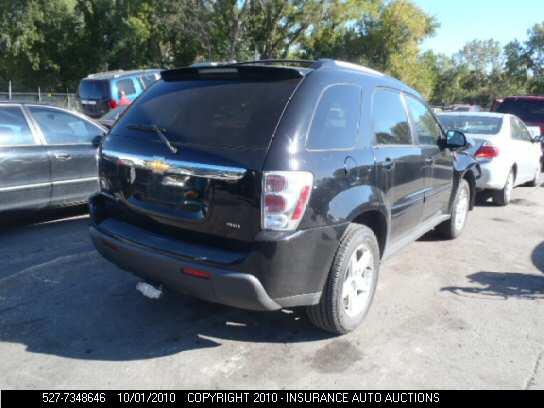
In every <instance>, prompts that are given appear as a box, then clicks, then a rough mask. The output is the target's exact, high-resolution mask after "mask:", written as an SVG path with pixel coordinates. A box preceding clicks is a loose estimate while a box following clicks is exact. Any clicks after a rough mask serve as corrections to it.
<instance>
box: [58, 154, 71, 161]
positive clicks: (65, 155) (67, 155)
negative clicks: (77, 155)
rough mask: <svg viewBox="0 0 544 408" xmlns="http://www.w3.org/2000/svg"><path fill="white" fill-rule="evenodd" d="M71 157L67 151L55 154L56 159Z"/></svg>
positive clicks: (68, 158)
mask: <svg viewBox="0 0 544 408" xmlns="http://www.w3.org/2000/svg"><path fill="white" fill-rule="evenodd" d="M71 158H72V156H70V155H69V154H67V153H56V154H55V159H58V160H70V159H71Z"/></svg>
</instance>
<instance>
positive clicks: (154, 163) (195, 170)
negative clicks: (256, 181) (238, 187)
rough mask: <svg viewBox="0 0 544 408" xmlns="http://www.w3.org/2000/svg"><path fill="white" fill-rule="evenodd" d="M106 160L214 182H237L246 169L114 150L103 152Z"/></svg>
mask: <svg viewBox="0 0 544 408" xmlns="http://www.w3.org/2000/svg"><path fill="white" fill-rule="evenodd" d="M102 156H103V157H104V158H105V159H107V160H113V161H118V162H121V163H123V164H125V165H127V166H132V167H136V168H142V169H147V170H151V171H154V172H156V173H161V174H177V175H182V176H195V177H203V178H208V179H214V180H224V181H237V180H240V179H242V178H243V177H244V175H245V174H246V172H247V169H244V168H241V167H231V166H219V165H215V164H206V163H195V162H188V161H184V160H172V159H165V158H162V157H151V158H150V157H148V156H142V155H139V154H132V153H123V152H118V151H115V150H106V149H105V150H103V151H102Z"/></svg>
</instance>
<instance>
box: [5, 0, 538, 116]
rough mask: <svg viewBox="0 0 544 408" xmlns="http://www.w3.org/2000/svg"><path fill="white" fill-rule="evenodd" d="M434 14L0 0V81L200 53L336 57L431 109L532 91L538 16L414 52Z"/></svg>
mask: <svg viewBox="0 0 544 408" xmlns="http://www.w3.org/2000/svg"><path fill="white" fill-rule="evenodd" d="M438 27H439V22H438V21H437V20H436V19H435V18H434V17H433V16H430V15H429V14H427V13H426V12H425V11H424V10H422V9H421V8H419V7H418V6H416V5H415V4H414V3H413V2H411V1H409V0H389V1H387V0H18V1H13V0H0V84H5V83H6V82H7V81H12V84H13V86H14V88H17V89H19V90H26V89H36V88H37V87H38V86H40V87H41V89H42V90H48V91H66V90H69V91H71V92H73V91H75V89H76V88H77V84H78V82H79V80H80V79H81V78H82V77H84V76H86V75H87V74H89V73H93V72H101V71H105V70H113V69H132V68H149V67H162V68H171V67H176V66H183V65H188V64H191V63H194V62H204V61H231V60H238V61H241V60H252V59H267V58H296V59H301V58H302V59H318V58H336V59H342V60H346V61H350V62H355V63H359V64H363V65H366V66H369V67H371V68H374V69H377V70H380V71H383V72H386V73H388V74H391V75H393V76H395V77H397V78H399V79H401V80H402V81H404V82H406V83H408V84H409V85H411V86H413V87H415V88H416V89H418V90H419V91H420V92H421V93H422V94H423V95H424V96H426V97H427V98H429V99H430V100H431V101H432V103H434V104H437V105H445V104H451V103H455V102H469V103H477V104H481V105H484V106H485V105H489V104H490V103H491V102H492V101H493V99H494V98H497V97H501V96H506V95H509V94H538V93H540V94H544V77H543V73H544V22H543V23H542V24H537V25H535V26H534V27H532V28H530V29H529V31H528V39H527V40H526V41H525V42H523V43H522V42H519V41H517V40H512V42H510V43H508V44H507V45H506V46H504V47H502V48H501V46H500V44H499V43H498V42H496V41H494V40H474V41H472V42H470V43H468V44H466V45H465V46H464V47H463V48H462V49H461V50H459V52H458V53H456V54H455V55H453V56H447V55H444V54H441V53H437V52H434V51H426V52H423V51H422V50H421V44H422V42H423V41H424V40H425V39H427V38H429V37H430V36H432V35H433V34H434V33H435V32H436V30H437V29H438Z"/></svg>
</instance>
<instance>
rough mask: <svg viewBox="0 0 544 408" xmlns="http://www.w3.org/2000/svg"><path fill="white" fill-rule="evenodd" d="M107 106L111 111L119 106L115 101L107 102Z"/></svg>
mask: <svg viewBox="0 0 544 408" xmlns="http://www.w3.org/2000/svg"><path fill="white" fill-rule="evenodd" d="M108 105H110V108H111V109H115V108H117V106H119V105H118V104H117V101H116V100H115V99H112V100H111V101H109V102H108Z"/></svg>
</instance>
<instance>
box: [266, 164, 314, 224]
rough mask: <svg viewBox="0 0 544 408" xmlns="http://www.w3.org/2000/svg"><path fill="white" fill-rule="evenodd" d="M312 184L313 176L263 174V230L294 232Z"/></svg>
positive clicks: (280, 172)
mask: <svg viewBox="0 0 544 408" xmlns="http://www.w3.org/2000/svg"><path fill="white" fill-rule="evenodd" d="M313 182H314V177H313V175H312V173H308V172H305V171H273V172H265V173H264V177H263V193H262V198H261V211H262V227H263V229H266V230H275V231H288V230H295V229H297V227H298V225H299V224H300V220H302V217H303V216H304V213H305V212H306V206H307V205H308V201H309V200H310V195H311V193H312V187H313Z"/></svg>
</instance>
